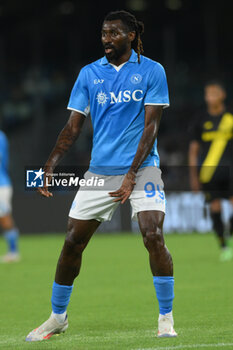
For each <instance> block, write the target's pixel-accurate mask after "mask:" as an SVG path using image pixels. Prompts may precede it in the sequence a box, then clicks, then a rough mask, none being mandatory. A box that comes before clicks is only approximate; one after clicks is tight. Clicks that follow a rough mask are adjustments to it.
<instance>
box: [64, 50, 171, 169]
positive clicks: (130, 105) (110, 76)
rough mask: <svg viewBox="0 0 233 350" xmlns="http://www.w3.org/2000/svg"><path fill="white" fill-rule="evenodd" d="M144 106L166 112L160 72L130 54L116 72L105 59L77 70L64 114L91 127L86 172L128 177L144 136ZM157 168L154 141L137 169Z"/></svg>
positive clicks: (164, 83)
mask: <svg viewBox="0 0 233 350" xmlns="http://www.w3.org/2000/svg"><path fill="white" fill-rule="evenodd" d="M145 105H162V106H164V107H165V106H169V96H168V87H167V80H166V74H165V71H164V68H163V67H162V66H161V65H160V64H159V63H157V62H155V61H153V60H151V59H149V58H147V57H144V56H141V61H140V63H138V57H137V54H136V52H135V51H134V50H132V54H131V57H130V59H129V61H127V62H126V63H124V64H122V65H121V66H119V67H116V66H113V65H112V64H110V63H109V62H108V60H107V58H106V57H103V58H101V59H99V60H98V61H95V62H93V63H91V64H89V65H87V66H85V67H84V68H82V69H81V71H80V73H79V76H78V79H77V80H76V82H75V84H74V87H73V90H72V92H71V96H70V100H69V104H68V109H70V110H74V111H77V112H80V113H82V114H84V115H85V116H87V114H88V112H89V110H90V114H91V118H92V125H93V148H92V154H91V162H90V168H89V170H90V171H91V172H93V173H96V174H101V175H121V174H125V173H127V171H128V170H129V168H130V166H131V164H132V162H133V159H134V156H135V154H136V151H137V148H138V144H139V141H140V138H141V136H142V133H143V130H144V121H145V107H144V106H145ZM145 166H159V155H158V151H157V140H156V141H155V143H154V145H153V148H152V150H151V152H150V154H149V155H148V157H147V158H146V160H145V161H144V163H143V164H142V167H145Z"/></svg>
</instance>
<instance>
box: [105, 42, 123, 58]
mask: <svg viewBox="0 0 233 350" xmlns="http://www.w3.org/2000/svg"><path fill="white" fill-rule="evenodd" d="M111 49H112V51H111V52H109V53H105V56H106V57H107V60H108V61H110V62H111V61H117V60H118V59H119V58H120V57H121V56H122V55H123V54H124V53H125V52H126V51H127V46H126V45H124V46H123V45H122V46H121V47H119V48H117V49H116V47H113V46H111Z"/></svg>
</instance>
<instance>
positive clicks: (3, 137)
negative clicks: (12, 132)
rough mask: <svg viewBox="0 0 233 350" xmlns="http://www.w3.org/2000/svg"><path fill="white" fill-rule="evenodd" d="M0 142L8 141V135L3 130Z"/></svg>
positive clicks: (0, 134) (0, 133) (0, 132)
mask: <svg viewBox="0 0 233 350" xmlns="http://www.w3.org/2000/svg"><path fill="white" fill-rule="evenodd" d="M0 140H3V141H6V140H7V137H6V134H5V133H4V132H3V131H2V130H0Z"/></svg>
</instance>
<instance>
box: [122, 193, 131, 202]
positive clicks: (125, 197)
mask: <svg viewBox="0 0 233 350" xmlns="http://www.w3.org/2000/svg"><path fill="white" fill-rule="evenodd" d="M129 196H130V193H129V194H127V195H125V196H124V198H123V199H122V201H121V204H124V203H125V202H126V201H127V199H128V198H129Z"/></svg>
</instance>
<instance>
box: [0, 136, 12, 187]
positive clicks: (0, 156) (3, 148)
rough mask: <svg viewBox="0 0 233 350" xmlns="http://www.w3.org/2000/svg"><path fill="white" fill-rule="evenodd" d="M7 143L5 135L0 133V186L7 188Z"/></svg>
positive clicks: (8, 179) (8, 181)
mask: <svg viewBox="0 0 233 350" xmlns="http://www.w3.org/2000/svg"><path fill="white" fill-rule="evenodd" d="M8 158H9V154H8V142H7V138H6V135H5V134H4V133H3V132H2V131H0V186H9V185H10V178H9V176H8V160H9V159H8Z"/></svg>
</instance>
